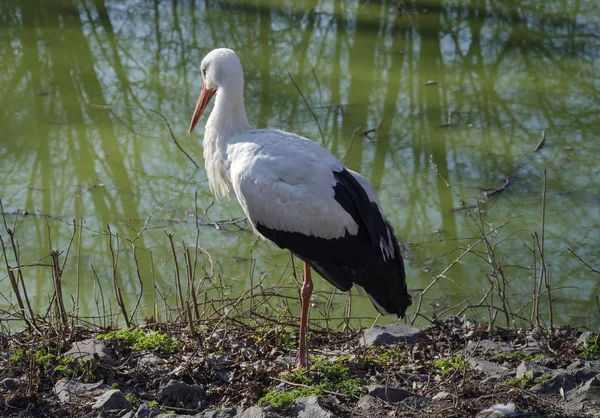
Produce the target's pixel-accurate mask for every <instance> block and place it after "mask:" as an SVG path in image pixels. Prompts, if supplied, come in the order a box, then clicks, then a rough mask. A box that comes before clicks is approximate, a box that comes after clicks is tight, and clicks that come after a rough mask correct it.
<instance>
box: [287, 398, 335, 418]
mask: <svg viewBox="0 0 600 418" xmlns="http://www.w3.org/2000/svg"><path fill="white" fill-rule="evenodd" d="M292 410H293V414H294V417H298V418H334V417H335V415H334V414H333V413H332V412H330V411H328V410H327V409H325V408H323V406H321V404H320V403H319V399H318V398H317V397H316V396H309V397H307V398H300V399H296V400H295V401H294V406H293V408H292Z"/></svg>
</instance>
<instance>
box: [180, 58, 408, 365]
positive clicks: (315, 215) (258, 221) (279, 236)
mask: <svg viewBox="0 0 600 418" xmlns="http://www.w3.org/2000/svg"><path fill="white" fill-rule="evenodd" d="M201 70H202V75H203V79H204V83H203V86H202V91H201V93H200V97H199V99H198V103H197V105H196V109H195V111H194V116H193V118H192V122H191V124H190V132H191V131H192V130H193V129H194V127H195V125H196V124H197V122H198V120H199V119H200V117H201V116H202V113H203V112H204V110H205V108H206V106H207V105H208V103H209V102H210V100H211V98H212V97H213V96H214V95H215V94H216V100H215V105H214V108H213V110H212V112H211V114H210V117H209V118H208V121H207V123H206V128H205V132H204V143H203V145H204V159H205V166H206V172H207V177H208V181H209V185H210V188H211V190H212V192H213V193H214V194H215V195H216V196H217V197H222V196H228V195H232V194H234V195H235V196H236V198H237V200H238V201H239V203H240V205H241V206H242V209H243V210H244V213H245V214H246V216H247V217H248V220H249V221H250V223H251V224H252V227H253V228H254V230H255V232H256V233H257V234H259V235H261V236H262V237H263V238H268V239H270V240H272V241H274V242H275V243H276V244H277V245H278V246H280V247H282V248H288V249H289V250H290V251H292V252H293V253H294V254H296V255H297V256H298V257H300V258H301V259H303V260H304V261H305V263H308V264H309V265H310V266H312V267H313V268H314V269H315V270H317V272H319V273H320V274H321V275H322V276H323V277H324V278H325V279H327V280H328V281H329V282H331V283H332V284H334V285H335V286H337V287H338V288H340V289H342V290H348V289H349V288H350V287H351V286H352V285H353V284H357V285H360V286H362V287H363V288H364V289H365V291H366V292H367V293H368V295H369V297H370V298H371V300H373V302H374V304H375V306H376V307H377V309H378V310H379V311H380V312H384V313H386V312H390V313H395V314H397V315H398V316H403V315H404V313H405V311H406V308H407V307H408V306H409V305H410V303H411V302H410V295H409V294H408V292H407V290H406V283H405V279H404V266H403V262H402V256H401V254H400V250H399V247H398V243H397V240H396V238H395V237H394V233H393V229H392V228H391V226H390V225H389V224H388V223H387V221H386V220H385V217H384V216H383V214H382V212H381V209H380V206H379V201H378V199H377V195H376V193H375V189H374V187H373V186H372V185H371V184H370V183H369V182H368V180H367V179H365V178H364V177H363V176H361V175H360V174H358V173H356V172H353V171H351V170H347V169H345V168H344V167H343V165H342V164H341V162H340V161H339V160H338V159H337V158H335V157H334V156H333V155H331V153H330V152H329V151H327V150H326V149H324V148H323V147H321V146H319V145H318V144H316V143H314V142H313V141H311V140H309V139H306V138H303V137H300V136H298V135H295V134H292V133H288V132H283V131H279V130H275V129H254V128H252V127H251V126H250V124H249V123H248V119H247V117H246V111H245V107H244V99H243V87H244V75H243V70H242V66H241V63H240V61H239V58H238V57H237V55H236V54H235V52H233V51H232V50H230V49H225V48H220V49H215V50H213V51H212V52H210V53H209V54H208V55H207V56H206V57H205V58H204V60H203V61H202V64H201ZM311 292H312V282H311V279H310V268H309V267H308V265H305V283H304V286H303V292H302V314H301V326H300V330H301V332H300V334H301V335H300V349H299V352H300V355H299V362H298V366H299V367H303V366H306V343H305V337H306V316H307V314H308V299H309V298H310V294H311Z"/></svg>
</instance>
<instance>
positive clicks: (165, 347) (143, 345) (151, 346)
mask: <svg viewBox="0 0 600 418" xmlns="http://www.w3.org/2000/svg"><path fill="white" fill-rule="evenodd" d="M97 338H98V339H99V340H108V341H120V342H123V343H125V344H130V345H132V346H133V349H134V350H137V351H145V350H147V351H164V352H173V351H175V350H177V349H178V348H179V343H178V342H177V341H176V340H175V339H173V338H172V337H171V336H170V335H167V334H163V333H161V332H154V331H151V332H148V333H146V332H145V331H143V330H141V329H139V328H129V329H121V330H117V331H111V332H108V333H106V334H98V337H97Z"/></svg>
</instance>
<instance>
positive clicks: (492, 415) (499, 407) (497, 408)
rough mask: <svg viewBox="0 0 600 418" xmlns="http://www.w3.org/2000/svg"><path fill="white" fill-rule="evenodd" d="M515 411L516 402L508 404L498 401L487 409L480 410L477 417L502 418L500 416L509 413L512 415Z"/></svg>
mask: <svg viewBox="0 0 600 418" xmlns="http://www.w3.org/2000/svg"><path fill="white" fill-rule="evenodd" d="M513 412H515V404H514V403H512V402H511V403H507V404H501V403H498V404H496V405H492V406H490V407H489V408H487V409H484V410H483V411H480V412H479V413H478V414H477V415H476V416H475V418H500V417H504V416H507V415H509V416H510V415H512V413H513Z"/></svg>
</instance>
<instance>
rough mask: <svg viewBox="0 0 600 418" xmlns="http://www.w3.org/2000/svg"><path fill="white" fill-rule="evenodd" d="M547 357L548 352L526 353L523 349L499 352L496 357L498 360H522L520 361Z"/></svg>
mask: <svg viewBox="0 0 600 418" xmlns="http://www.w3.org/2000/svg"><path fill="white" fill-rule="evenodd" d="M542 357H546V354H544V353H539V354H525V353H524V352H522V351H511V352H504V353H500V354H497V355H496V356H494V358H496V359H498V360H509V361H510V360H520V361H532V360H537V359H539V358H542Z"/></svg>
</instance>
